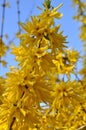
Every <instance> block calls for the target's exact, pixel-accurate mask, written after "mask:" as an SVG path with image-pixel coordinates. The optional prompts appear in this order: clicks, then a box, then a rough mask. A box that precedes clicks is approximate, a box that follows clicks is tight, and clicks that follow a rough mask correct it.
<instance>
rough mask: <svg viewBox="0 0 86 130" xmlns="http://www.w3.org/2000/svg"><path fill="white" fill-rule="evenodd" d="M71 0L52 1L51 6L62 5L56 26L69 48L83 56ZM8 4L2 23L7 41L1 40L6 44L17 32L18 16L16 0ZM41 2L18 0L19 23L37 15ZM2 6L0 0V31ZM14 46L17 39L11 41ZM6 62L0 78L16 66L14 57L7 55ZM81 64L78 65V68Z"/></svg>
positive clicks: (8, 0) (77, 24)
mask: <svg viewBox="0 0 86 130" xmlns="http://www.w3.org/2000/svg"><path fill="white" fill-rule="evenodd" d="M71 1H72V0H52V5H53V6H54V7H56V6H58V5H59V4H60V3H63V6H62V7H61V8H60V9H59V12H61V13H63V14H64V15H63V17H62V18H61V19H60V20H58V22H57V24H61V30H64V33H63V34H64V35H67V36H68V38H67V41H68V42H69V45H68V46H69V48H74V49H76V50H78V51H79V52H80V53H81V54H83V44H82V43H81V41H80V39H79V26H80V23H78V22H76V21H75V20H73V16H74V15H75V11H74V9H73V8H72V2H71ZM7 2H9V3H10V8H6V10H5V21H4V34H8V36H9V39H8V40H6V38H3V40H4V42H5V43H6V44H8V41H10V40H11V39H13V38H14V37H15V33H16V32H17V31H18V24H17V23H18V14H17V6H16V0H7ZM42 3H43V0H20V19H21V22H25V21H26V20H27V19H29V18H30V15H38V14H39V13H40V11H39V10H38V9H37V8H36V7H37V6H42ZM2 4H3V0H0V29H1V21H2ZM13 42H14V43H15V44H16V45H18V44H19V40H18V39H14V41H13ZM4 59H5V60H6V61H7V62H8V65H7V68H3V67H2V66H1V65H0V76H1V75H5V73H6V72H7V71H9V66H11V65H13V66H16V63H15V61H14V56H11V55H9V53H8V55H7V56H6V57H4ZM80 67H81V64H80V63H78V68H80Z"/></svg>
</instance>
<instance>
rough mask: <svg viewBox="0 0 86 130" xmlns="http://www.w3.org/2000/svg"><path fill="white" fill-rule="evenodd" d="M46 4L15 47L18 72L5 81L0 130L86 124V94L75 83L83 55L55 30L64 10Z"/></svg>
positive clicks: (67, 129) (68, 128)
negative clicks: (79, 61)
mask: <svg viewBox="0 0 86 130" xmlns="http://www.w3.org/2000/svg"><path fill="white" fill-rule="evenodd" d="M46 2H47V1H46ZM46 2H45V4H44V5H45V9H41V10H42V13H41V14H40V15H39V16H33V17H31V20H30V21H28V22H26V23H20V25H21V26H22V28H23V29H24V33H23V34H19V35H18V38H19V39H20V45H19V46H18V47H16V46H14V47H13V48H12V54H14V55H15V60H16V61H17V62H18V67H17V68H14V67H12V66H11V67H10V72H8V73H7V74H6V79H2V81H3V82H2V81H1V79H0V94H1V97H0V130H48V129H49V130H61V129H63V130H76V129H78V128H79V127H80V126H82V125H85V124H86V102H85V99H86V94H85V91H84V90H86V89H85V86H83V85H82V82H80V81H77V80H76V79H75V78H76V73H75V69H76V62H77V60H78V59H79V57H80V56H79V53H78V52H77V51H75V50H69V49H68V47H67V42H66V36H63V33H62V31H59V29H60V25H57V26H56V25H55V18H56V19H57V20H58V19H59V18H61V17H62V14H61V13H59V12H58V9H59V8H60V6H61V5H59V6H57V7H56V8H50V3H47V4H46ZM48 2H49V1H48ZM71 74H73V75H74V76H75V78H74V79H72V78H71ZM3 84H4V86H5V88H4V89H5V90H4V91H3V90H2V86H3ZM1 99H2V100H1Z"/></svg>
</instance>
